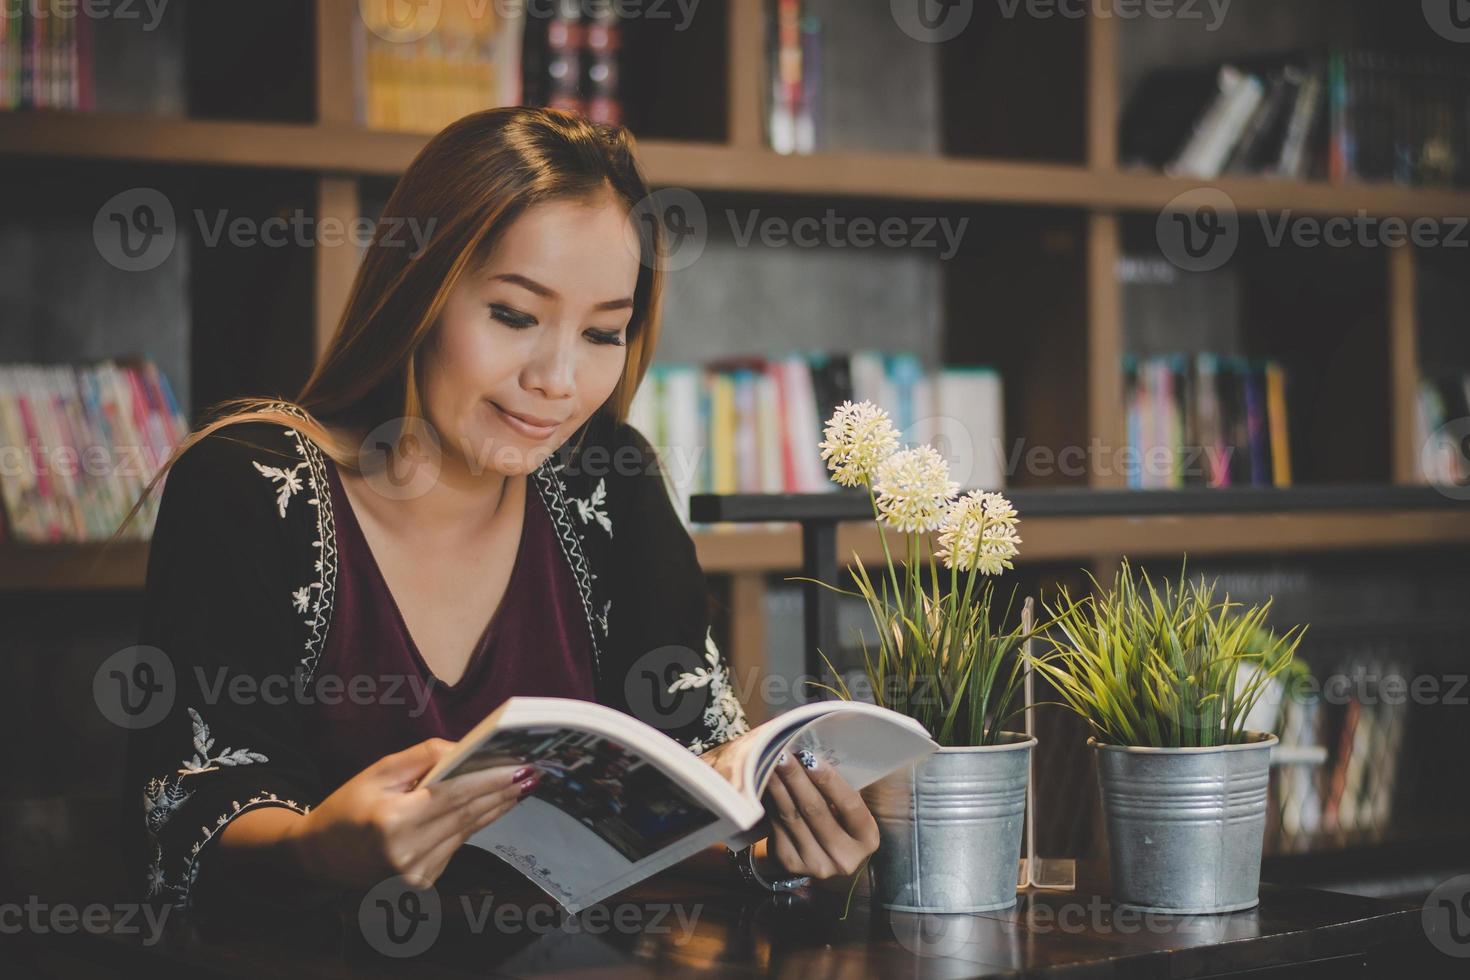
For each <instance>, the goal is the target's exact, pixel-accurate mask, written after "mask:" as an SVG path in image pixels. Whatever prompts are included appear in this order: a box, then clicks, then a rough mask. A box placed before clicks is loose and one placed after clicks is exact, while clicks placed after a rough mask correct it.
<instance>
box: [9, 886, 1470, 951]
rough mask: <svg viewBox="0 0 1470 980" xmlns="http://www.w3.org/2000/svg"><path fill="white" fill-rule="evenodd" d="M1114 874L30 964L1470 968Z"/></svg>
mask: <svg viewBox="0 0 1470 980" xmlns="http://www.w3.org/2000/svg"><path fill="white" fill-rule="evenodd" d="M1101 872H1102V869H1101V868H1098V867H1093V866H1089V865H1084V866H1083V867H1082V868H1081V881H1080V883H1079V888H1078V890H1077V891H1075V892H1029V893H1024V894H1022V895H1021V897H1020V901H1019V903H1018V904H1017V906H1016V907H1015V908H1014V909H1011V910H1009V911H1005V912H994V913H987V914H982V915H967V916H920V915H910V914H891V913H885V912H882V911H878V912H874V911H872V910H870V909H869V907H868V905H867V902H866V899H865V897H864V896H863V895H862V894H859V895H858V896H856V897H855V899H854V900H853V902H852V905H851V908H850V910H849V912H848V914H847V915H846V917H845V918H844V917H843V916H842V904H843V900H844V896H841V895H826V894H823V895H818V896H815V897H812V898H808V899H805V900H802V901H797V902H795V903H792V904H789V905H787V906H785V907H780V906H778V905H777V904H776V903H775V901H774V900H771V899H763V898H762V897H761V896H759V895H752V894H750V893H747V892H745V891H743V890H741V889H740V888H738V887H732V885H731V882H730V880H729V877H728V876H727V874H726V871H725V869H724V868H722V867H718V866H717V865H716V864H715V863H713V862H709V861H705V860H703V859H696V860H694V861H691V862H688V863H686V865H685V866H684V867H682V868H680V869H678V870H677V871H675V872H670V873H667V874H665V875H661V876H658V877H656V878H654V879H651V880H649V881H648V882H645V883H644V884H643V885H641V886H639V887H637V888H635V889H633V890H631V891H630V892H628V893H626V894H625V895H623V896H620V897H618V898H616V899H611V900H609V901H607V902H605V903H603V904H602V905H601V906H597V907H594V909H591V910H588V911H586V912H584V913H582V914H581V915H580V916H578V917H577V918H575V919H572V920H565V917H564V916H561V915H560V914H559V913H557V912H556V911H555V910H554V908H553V907H552V906H551V905H550V904H549V902H548V901H547V900H546V899H545V898H544V897H543V896H541V895H540V893H538V892H534V891H533V890H531V889H529V888H528V887H521V886H520V885H519V884H518V883H517V882H516V881H514V880H512V879H507V878H505V877H504V876H500V877H498V878H497V880H496V881H495V882H493V883H488V882H484V881H483V880H482V882H481V884H480V885H477V886H474V887H471V888H465V887H461V886H454V890H453V891H449V890H442V889H441V890H438V891H437V893H438V894H439V898H440V908H441V912H440V915H439V916H438V917H437V918H435V919H433V921H435V922H436V923H437V926H438V929H437V936H436V937H434V938H433V939H432V942H431V943H429V944H428V948H427V949H426V950H425V951H424V952H422V953H420V954H418V955H415V956H412V957H400V956H396V955H388V954H389V953H398V952H404V951H406V949H407V948H408V944H409V943H412V942H415V941H419V939H421V938H422V935H423V933H419V932H416V931H414V930H409V929H404V930H402V931H401V932H400V933H399V934H398V937H399V938H401V939H403V943H402V944H395V943H394V942H392V941H390V940H388V939H387V938H386V933H385V932H384V931H383V928H382V919H381V917H380V914H379V913H372V914H371V915H370V918H369V920H368V921H369V923H370V925H369V927H368V928H367V929H363V928H361V927H360V926H359V925H358V917H357V914H358V911H359V908H360V907H361V906H362V904H363V903H361V902H360V901H358V900H357V899H356V898H355V897H354V898H353V899H352V900H350V901H348V900H344V902H343V903H342V905H341V906H340V907H339V908H329V909H324V910H321V911H320V912H318V913H315V914H311V915H303V914H299V913H294V914H286V913H276V912H270V911H264V910H259V909H255V910H251V911H249V912H245V911H243V910H233V911H231V912H229V913H220V914H219V915H218V916H217V917H215V918H211V919H200V920H199V921H185V920H183V919H174V920H173V921H170V922H168V923H167V926H166V928H165V929H164V930H163V938H162V940H161V941H158V942H155V943H151V944H150V943H148V942H146V941H144V939H143V936H142V934H138V935H130V936H123V935H116V934H107V935H82V934H73V935H71V936H68V937H65V939H64V940H63V938H62V937H46V938H40V937H26V938H27V939H28V940H29V942H28V943H27V944H26V947H25V948H26V949H28V951H29V952H28V953H27V954H26V955H24V956H22V957H21V962H22V963H25V962H30V963H32V964H33V965H34V968H35V969H37V971H38V973H41V975H52V976H87V977H90V976H98V977H112V976H147V977H150V978H157V977H172V976H188V977H191V978H206V977H249V978H252V980H261V978H271V977H314V976H320V977H357V976H369V977H379V976H401V977H415V978H437V977H465V976H478V977H484V976H515V977H519V976H537V975H548V974H555V975H567V974H576V975H595V976H634V977H639V976H642V977H652V976H661V975H662V976H673V975H678V976H685V975H694V976H711V977H714V976H742V977H744V976H756V975H772V976H778V977H795V978H800V980H828V978H848V977H852V978H859V977H940V978H949V977H1016V976H1028V977H1066V978H1097V977H1109V978H1128V980H1148V978H1154V977H1157V978H1186V977H1217V976H1230V977H1251V978H1272V980H1275V978H1282V977H1313V978H1324V980H1326V978H1331V980H1341V978H1345V977H1378V976H1392V977H1394V978H1395V980H1419V978H1421V977H1434V976H1444V977H1463V976H1466V975H1470V960H1455V959H1451V958H1449V957H1447V956H1444V955H1443V954H1441V953H1439V952H1437V951H1436V950H1434V949H1433V948H1432V947H1430V946H1429V944H1428V942H1427V940H1426V939H1425V935H1424V932H1423V929H1422V927H1421V924H1420V912H1419V910H1418V908H1417V907H1414V906H1411V905H1407V904H1404V903H1391V902H1383V901H1378V900H1374V899H1367V898H1359V897H1354V896H1350V895H1344V894H1338V893H1334V892H1318V891H1309V890H1302V889H1290V888H1279V887H1273V886H1269V885H1267V886H1263V888H1262V893H1261V904H1260V906H1259V907H1258V908H1256V909H1254V910H1251V911H1249V912H1239V913H1234V914H1231V915H1222V916H1203V917H1193V916H1181V917H1171V916H1157V915H1143V914H1141V913H1129V912H1127V911H1126V910H1118V909H1116V908H1114V906H1113V905H1112V903H1111V902H1110V901H1109V900H1108V898H1107V897H1106V895H1107V888H1106V881H1105V878H1104V876H1103V875H1102V874H1101ZM440 884H441V885H444V884H446V882H444V881H441V883H440ZM373 916H379V917H377V918H374V917H373ZM400 921H402V920H400ZM429 921H430V920H429V919H420V922H429ZM421 928H423V929H426V930H427V929H430V927H429V926H421ZM416 936H417V937H418V939H415V938H414V937H416ZM42 971H44V972H42ZM8 975H11V976H13V975H14V974H8ZM22 975H24V974H22Z"/></svg>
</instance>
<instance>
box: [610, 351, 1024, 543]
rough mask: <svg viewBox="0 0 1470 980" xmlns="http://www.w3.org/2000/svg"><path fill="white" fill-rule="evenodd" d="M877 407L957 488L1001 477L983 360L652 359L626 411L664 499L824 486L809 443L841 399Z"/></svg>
mask: <svg viewBox="0 0 1470 980" xmlns="http://www.w3.org/2000/svg"><path fill="white" fill-rule="evenodd" d="M864 400H867V401H872V402H874V403H875V404H878V405H880V406H882V407H883V408H885V409H887V410H888V412H889V414H890V416H891V417H892V419H893V422H894V425H895V427H896V428H897V429H898V430H899V433H900V435H901V436H902V439H903V441H904V442H905V443H908V444H910V445H920V444H928V445H932V446H934V448H935V449H937V450H938V451H939V452H940V453H941V454H942V455H944V456H945V458H946V459H947V460H949V462H950V464H951V469H952V472H953V473H954V474H955V479H956V480H957V481H959V482H961V483H962V484H963V485H964V486H966V487H982V488H987V489H999V488H1001V487H1003V486H1004V485H1005V457H1006V454H1005V451H1004V446H1003V445H1002V442H1003V439H1004V433H1005V420H1004V389H1003V385H1002V382H1001V377H1000V375H999V374H998V373H996V372H995V371H993V370H991V369H988V368H983V367H945V368H942V369H940V370H938V371H933V372H928V371H925V370H924V367H923V365H922V364H921V362H920V361H919V359H918V358H917V357H916V356H914V355H912V354H906V353H883V352H879V351H856V352H853V353H848V354H842V353H816V354H792V355H788V356H785V357H777V358H760V357H750V358H735V359H726V360H722V361H715V362H711V363H709V364H703V365H694V364H655V365H654V366H653V367H652V368H651V369H650V370H649V373H648V376H647V377H646V378H645V379H644V381H643V385H642V387H640V388H639V391H638V395H637V397H636V398H635V399H634V401H633V406H632V409H631V411H630V413H629V421H630V422H631V423H632V424H633V426H634V428H636V429H638V430H639V431H640V432H642V433H643V435H644V436H645V437H646V438H647V439H648V440H649V442H650V443H651V444H652V445H653V446H654V447H655V448H656V449H657V450H658V451H659V455H660V460H661V463H662V467H663V470H664V474H665V477H666V478H667V480H668V482H669V487H670V493H671V495H672V496H673V498H674V501H675V507H676V509H677V510H678V511H679V513H680V514H681V516H683V517H684V519H685V520H686V521H687V520H688V513H689V497H690V496H691V495H693V494H704V493H717V494H736V493H772V494H774V493H827V492H829V491H832V490H834V489H836V487H835V485H834V484H833V483H832V481H831V480H830V479H829V477H828V474H827V468H826V464H825V463H824V462H823V460H822V457H821V450H820V448H819V444H820V443H821V441H822V438H823V426H824V423H825V422H826V420H827V419H828V418H830V417H831V415H832V413H833V412H834V411H835V410H836V409H837V407H838V406H839V405H841V404H842V403H843V402H845V401H864Z"/></svg>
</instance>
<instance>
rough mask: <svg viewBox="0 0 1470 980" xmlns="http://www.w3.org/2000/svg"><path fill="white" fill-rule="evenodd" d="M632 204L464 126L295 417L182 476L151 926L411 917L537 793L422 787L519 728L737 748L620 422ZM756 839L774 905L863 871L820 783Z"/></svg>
mask: <svg viewBox="0 0 1470 980" xmlns="http://www.w3.org/2000/svg"><path fill="white" fill-rule="evenodd" d="M646 196H647V189H646V187H645V184H644V181H643V178H642V176H641V174H640V172H639V169H638V166H637V163H636V161H635V159H634V157H633V153H632V143H631V139H630V137H629V136H628V134H627V133H626V132H624V131H622V130H620V129H610V128H606V127H598V126H594V125H592V124H589V123H587V122H585V121H583V120H580V119H578V118H575V117H573V116H569V115H566V114H563V113H558V112H555V111H548V110H536V109H522V108H517V109H497V110H492V111H488V112H482V113H479V114H476V115H473V116H469V117H467V118H465V119H462V120H460V121H459V122H457V123H455V124H454V125H452V126H450V127H449V128H448V129H446V130H444V131H443V132H442V133H440V134H439V135H438V136H436V137H435V138H434V139H432V140H431V141H430V142H429V144H428V145H427V146H426V147H425V148H424V149H423V151H422V152H421V153H420V154H419V156H418V157H417V159H416V160H414V162H413V163H412V165H411V166H410V167H409V168H408V171H407V172H406V173H405V174H404V176H403V178H402V179H401V180H400V181H399V183H398V186H397V188H396V190H395V191H394V194H393V197H392V199H391V200H390V201H389V202H388V205H387V208H386V210H385V215H384V218H383V220H381V221H380V222H379V225H378V229H377V233H376V235H375V238H374V242H373V245H372V247H370V248H369V249H368V250H367V254H366V256H365V259H364V261H363V265H362V268H361V270H360V271H359V273H358V276H357V279H356V282H355V283H354V285H353V289H352V295H351V297H350V299H349V302H348V304H347V309H346V311H345V313H344V315H343V317H342V320H341V322H340V324H339V325H338V328H337V331H336V334H335V336H334V337H333V339H332V341H331V343H330V345H329V346H328V348H327V350H326V351H325V353H324V355H323V357H322V359H321V361H320V363H319V365H318V367H317V369H316V371H315V373H314V374H313V375H312V377H311V379H310V380H309V381H308V382H307V383H306V386H305V388H304V389H303V390H302V391H301V393H300V395H299V396H298V397H297V398H296V399H295V400H294V402H263V401H247V402H243V403H238V404H236V405H234V406H232V409H231V410H230V411H229V413H228V414H226V415H225V416H223V417H222V418H219V419H217V420H215V421H214V422H212V423H211V424H210V425H208V426H206V427H205V428H204V429H203V430H201V431H200V432H198V433H195V434H194V435H193V436H192V437H191V438H190V439H189V440H188V441H187V442H186V443H185V444H184V446H183V447H181V448H180V451H179V453H178V454H177V455H176V457H175V463H174V465H173V466H172V468H171V470H170V471H169V477H168V480H167V484H166V489H165V491H164V494H163V501H162V505H161V510H160V514H159V517H158V522H157V526H156V529H155V533H154V543H153V547H152V554H151V557H150V561H149V568H148V580H147V597H146V604H145V612H144V626H143V630H142V638H141V643H142V644H144V645H146V646H150V647H154V648H157V650H159V651H161V656H162V658H163V660H162V667H161V670H162V671H164V672H171V674H172V677H171V679H167V678H166V679H165V681H164V683H165V684H166V686H167V690H168V691H169V694H170V696H171V697H172V702H171V707H170V708H169V712H168V714H167V716H166V717H165V719H164V720H163V721H162V722H160V723H159V724H156V725H153V726H151V727H148V728H146V729H143V730H141V731H139V732H137V733H135V734H134V736H133V739H132V744H131V745H130V751H129V768H130V773H129V779H130V784H131V786H132V787H134V791H137V792H140V793H141V795H142V796H143V803H144V811H145V812H144V819H145V824H146V827H147V831H148V833H147V852H148V853H147V854H146V855H144V856H143V858H142V862H143V863H144V864H145V865H146V881H147V885H148V890H149V893H150V894H151V895H153V896H162V897H164V898H166V899H168V900H170V901H172V902H174V903H176V904H179V905H183V906H188V905H190V904H191V896H192V894H193V892H194V890H195V885H196V882H197V881H201V880H209V881H212V882H213V883H215V884H217V885H219V886H220V887H223V888H226V889H228V890H236V889H239V890H246V889H255V888H276V889H279V887H280V885H281V883H282V882H283V881H289V882H291V889H290V891H292V892H293V893H296V894H303V893H312V892H314V891H319V892H320V893H321V894H326V893H329V892H332V891H334V890H338V889H343V888H354V887H368V886H371V885H373V884H375V883H377V882H378V881H381V880H382V879H384V878H385V877H388V876H391V875H403V876H405V877H406V878H407V879H408V880H409V881H411V882H413V883H416V884H428V883H432V882H433V881H435V880H436V879H438V878H439V876H440V875H441V873H442V872H443V871H444V869H445V868H446V866H447V865H448V863H449V861H450V858H451V856H452V855H453V854H454V853H455V851H456V850H457V849H458V848H459V846H460V845H461V844H462V843H463V842H464V841H465V840H466V839H467V838H468V837H469V836H470V835H471V834H472V833H474V832H475V831H476V830H478V829H479V828H481V827H484V826H486V825H487V824H489V823H490V822H491V821H494V820H496V819H498V818H499V817H501V816H503V815H504V814H505V813H506V812H508V810H509V809H510V808H511V807H513V806H515V804H516V802H517V800H519V799H520V798H521V797H523V796H524V795H526V794H528V793H531V792H534V791H535V787H536V779H535V776H534V774H533V773H532V772H531V771H529V770H528V769H519V770H515V771H512V770H511V769H510V768H497V769H489V770H485V771H482V772H479V773H475V774H473V775H469V776H465V777H461V778H458V779H455V780H451V781H449V782H447V783H441V784H436V785H434V786H431V787H418V788H416V787H415V781H416V780H417V779H418V778H419V777H420V776H422V775H423V774H424V773H425V772H427V771H428V770H429V769H430V767H432V766H433V765H434V763H435V762H436V761H437V760H438V759H439V758H441V757H442V756H443V755H444V754H445V752H446V751H448V749H449V748H450V746H451V743H452V740H455V739H458V738H460V737H461V736H462V735H464V734H465V733H466V732H467V731H468V730H469V729H470V728H471V727H473V726H474V724H476V723H477V722H478V721H480V720H481V719H482V718H483V717H484V716H485V715H486V714H488V713H489V712H490V711H491V710H493V709H494V708H495V707H496V706H497V705H498V704H499V703H500V702H501V701H503V700H504V699H505V698H506V697H509V696H512V695H543V696H559V697H569V698H580V699H587V700H598V701H601V702H603V703H605V704H609V705H612V706H615V707H618V708H620V709H622V710H624V711H628V712H630V713H632V714H635V715H636V716H638V717H640V718H642V719H643V720H644V721H647V722H649V723H650V724H653V725H655V726H657V727H659V728H661V729H663V730H665V731H666V732H667V733H668V734H669V735H670V736H672V737H674V738H676V739H678V740H679V741H681V742H682V743H683V744H685V745H686V746H688V747H689V748H690V749H691V750H694V751H703V750H705V749H707V748H709V747H711V746H713V745H716V744H719V743H720V742H723V741H725V740H727V739H729V738H732V737H734V736H735V735H738V734H740V733H741V732H743V731H744V730H745V728H746V725H745V719H744V715H743V713H742V711H741V708H740V704H739V702H738V700H736V698H735V696H734V693H733V691H732V690H731V688H730V685H729V681H728V673H727V670H726V668H725V665H724V664H723V662H722V661H721V659H720V655H719V652H718V650H716V649H715V646H714V644H713V641H712V640H711V639H710V638H709V627H708V622H707V613H706V595H705V586H704V580H703V577H702V575H701V573H700V570H699V567H698V564H697V562H696V559H695V553H694V548H693V544H692V542H691V541H690V539H689V536H688V534H687V533H686V532H685V530H684V528H683V526H682V525H681V524H680V522H679V520H678V518H677V516H676V515H675V513H674V511H673V508H672V506H671V504H670V501H669V497H668V494H667V492H666V490H665V487H664V482H663V479H662V474H661V473H660V471H659V469H658V466H657V458H656V456H655V455H654V453H653V451H652V449H651V448H650V447H649V445H648V443H647V442H646V441H645V440H644V439H643V437H642V436H641V435H640V434H639V433H637V432H636V431H634V430H633V429H631V428H630V427H629V426H627V425H626V424H625V423H624V422H623V419H624V418H625V416H626V413H627V410H628V406H629V404H630V403H631V401H632V398H633V395H634V392H635V391H636V389H637V386H638V384H639V382H640V380H641V379H642V377H643V375H644V373H645V371H646V369H647V367H648V365H649V363H650V362H651V360H652V358H653V350H654V345H655V343H656V341H657V337H658V323H659V318H658V313H659V298H660V286H661V275H660V271H659V268H658V265H659V262H658V259H659V252H658V248H659V244H660V242H659V232H658V228H657V223H656V222H653V223H645V222H639V221H636V220H634V219H633V218H632V217H630V215H632V214H633V213H635V210H636V207H637V205H638V204H639V202H641V201H642V200H643V199H644V198H645V197H646ZM406 222H416V223H417V224H418V226H419V227H420V228H423V229H426V230H427V231H429V232H430V237H429V241H428V243H427V245H426V246H425V247H424V248H423V250H422V252H421V254H420V253H411V252H409V251H408V249H407V247H406V246H407V243H408V240H409V239H410V237H411V236H406V235H402V234H399V233H395V229H400V228H402V227H404V224H405V223H406ZM681 675H688V677H687V678H685V679H686V681H687V683H685V684H682V685H673V686H678V687H681V688H687V689H685V690H681V691H680V692H678V693H672V694H671V693H670V692H669V691H668V690H667V688H668V686H670V682H672V681H674V680H678V679H679V678H680V677H681ZM766 805H767V809H768V811H769V812H770V815H771V816H772V818H773V834H772V837H771V841H770V845H771V846H770V852H771V854H770V856H771V857H772V858H774V859H775V861H776V862H778V863H779V865H780V866H781V867H782V868H784V870H785V872H787V873H790V874H793V875H806V876H811V877H815V878H819V879H825V878H836V877H840V876H843V875H848V874H851V873H854V872H855V871H856V870H857V868H858V867H859V866H860V864H861V863H862V861H863V859H864V858H866V856H867V855H868V854H870V853H871V852H872V850H873V849H874V848H875V847H876V844H877V831H876V827H875V825H874V822H873V819H872V817H871V816H870V815H869V814H868V812H867V809H866V808H865V807H864V806H863V804H862V801H861V799H860V797H858V795H857V794H856V793H855V792H854V791H853V790H852V789H851V788H850V787H849V786H847V785H846V784H845V783H843V782H842V780H841V778H840V777H839V776H837V775H836V774H835V773H832V772H827V771H824V770H820V769H819V770H816V771H812V772H807V771H806V770H805V769H804V768H803V767H802V766H800V765H797V764H796V763H795V762H793V761H791V760H787V761H785V762H783V764H782V765H781V766H780V767H779V768H778V778H776V779H774V780H772V783H771V786H770V791H769V793H768V797H767V801H766ZM140 870H141V869H140Z"/></svg>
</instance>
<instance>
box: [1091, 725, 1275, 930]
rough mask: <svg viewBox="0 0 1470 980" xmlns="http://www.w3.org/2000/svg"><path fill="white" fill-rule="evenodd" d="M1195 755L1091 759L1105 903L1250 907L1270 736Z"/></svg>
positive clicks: (1125, 754) (1104, 753)
mask: <svg viewBox="0 0 1470 980" xmlns="http://www.w3.org/2000/svg"><path fill="white" fill-rule="evenodd" d="M1249 734H1250V736H1251V739H1252V741H1249V742H1246V743H1244V744H1241V745H1224V746H1220V747H1218V748H1205V749H1156V748H1132V747H1125V746H1117V745H1103V744H1101V743H1100V742H1098V741H1097V740H1096V739H1088V744H1089V745H1091V746H1092V747H1093V748H1094V749H1095V750H1096V753H1097V777H1098V787H1099V788H1100V789H1101V791H1102V807H1103V816H1104V818H1105V819H1106V821H1107V828H1108V847H1109V850H1110V853H1111V862H1110V863H1111V865H1112V879H1113V900H1114V901H1115V902H1117V903H1118V904H1120V905H1126V906H1128V907H1129V908H1133V909H1137V910H1140V911H1145V912H1165V913H1173V914H1177V915H1207V914H1211V913H1219V912H1236V911H1239V910H1241V909H1248V908H1254V907H1255V905H1256V904H1257V903H1258V902H1259V901H1260V898H1259V889H1260V883H1261V842H1262V839H1263V837H1264V835H1265V832H1266V783H1267V779H1268V776H1269V773H1270V766H1271V747H1272V746H1274V745H1275V744H1276V741H1277V739H1276V736H1275V735H1264V734H1261V733H1259V732H1251V733H1249Z"/></svg>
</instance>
